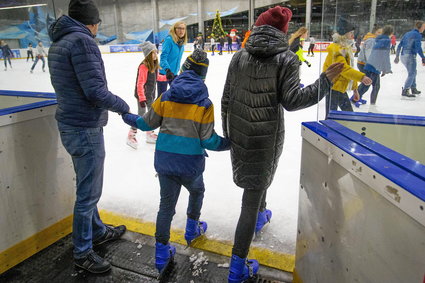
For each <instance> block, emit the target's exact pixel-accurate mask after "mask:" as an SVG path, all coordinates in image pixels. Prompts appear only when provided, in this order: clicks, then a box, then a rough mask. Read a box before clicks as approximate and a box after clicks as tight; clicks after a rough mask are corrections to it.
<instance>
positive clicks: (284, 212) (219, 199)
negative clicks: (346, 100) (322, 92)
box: [0, 52, 425, 254]
mask: <svg viewBox="0 0 425 283" xmlns="http://www.w3.org/2000/svg"><path fill="white" fill-rule="evenodd" d="M189 54H190V53H189V52H185V54H184V57H186V56H188V55H189ZM102 56H103V59H104V62H105V68H106V74H107V79H108V86H109V89H110V91H112V92H113V93H114V94H117V95H119V96H121V97H122V98H123V99H125V100H126V101H127V102H128V103H129V105H130V107H131V109H132V110H133V112H137V104H136V103H137V101H136V99H135V98H134V86H135V80H136V70H137V67H138V65H139V63H140V62H141V60H142V59H143V55H142V53H120V54H103V55H102ZM324 56H326V53H321V54H320V53H316V55H315V57H306V58H307V60H309V61H310V62H311V63H312V67H311V68H308V67H307V66H306V65H305V64H303V66H302V70H301V82H302V83H303V84H309V83H311V82H313V81H314V80H315V79H316V78H317V77H318V76H319V74H320V66H321V65H322V64H323V61H324ZM209 58H210V66H209V71H208V75H207V79H206V84H207V86H208V89H209V94H210V98H211V100H212V101H213V103H214V105H215V120H216V123H215V125H216V131H217V133H219V134H220V135H221V133H222V129H221V115H220V111H221V110H220V108H221V107H220V99H221V95H222V91H223V86H224V82H225V79H226V74H227V68H228V64H229V62H230V60H231V58H232V54H227V53H223V55H222V56H218V55H217V54H216V55H215V56H211V54H209ZM393 59H394V55H392V61H393ZM183 60H184V58H183V59H182V62H183ZM417 60H418V67H417V69H418V75H417V83H418V85H417V88H418V89H419V90H422V91H423V95H422V96H418V97H417V98H416V99H415V100H403V99H401V95H400V94H401V87H402V85H403V83H404V80H405V78H406V76H407V73H406V71H405V68H404V66H403V65H402V64H401V63H400V64H398V65H395V64H394V63H393V64H392V67H393V74H390V75H386V76H385V77H382V79H381V90H380V93H379V96H378V100H377V105H376V107H374V108H373V109H369V104H366V105H363V106H362V107H361V108H355V111H363V112H368V111H372V112H378V113H386V114H406V115H418V116H425V67H423V66H422V65H421V64H420V61H419V59H417ZM1 64H3V61H2V62H1ZM31 64H32V62H26V60H24V59H19V60H13V61H12V65H13V69H12V70H10V69H8V70H7V71H4V68H3V66H4V65H1V69H0V70H1V71H0V72H1V75H0V89H3V90H23V91H44V92H53V88H52V86H51V84H50V77H49V73H48V68H47V62H46V72H45V73H43V72H42V70H41V62H39V63H38V65H37V66H36V68H35V70H34V73H33V74H31V73H30V72H29V70H30V67H31ZM369 93H370V90H369V92H368V93H367V94H366V95H365V96H364V99H366V100H369ZM324 105H325V103H324V99H323V101H322V102H320V103H319V105H318V106H312V107H310V108H307V109H304V110H301V111H297V112H286V113H285V126H286V134H285V145H284V150H283V153H282V157H281V159H280V164H279V167H278V170H277V172H276V176H275V179H274V182H273V184H272V185H271V186H270V188H269V190H268V194H267V206H268V208H269V209H271V210H272V212H273V217H272V221H271V224H270V225H268V226H266V228H265V229H264V230H263V231H262V233H261V235H260V237H259V238H257V239H256V240H255V242H254V243H253V245H255V246H258V247H264V248H268V249H273V250H275V251H279V252H281V253H288V254H295V241H296V231H297V215H298V189H299V174H300V172H299V168H300V156H301V134H300V132H301V122H303V121H314V120H317V119H319V120H320V119H323V118H324V113H325V111H324ZM104 130H105V143H106V162H105V177H104V191H103V195H102V198H101V201H100V203H99V207H100V209H106V210H109V211H112V212H115V213H118V214H122V215H127V216H131V217H135V218H139V219H141V220H143V221H148V222H155V220H156V213H157V210H158V207H159V183H158V180H157V178H156V177H155V170H154V167H153V157H154V150H155V145H152V144H147V143H146V142H145V135H144V133H141V132H139V133H138V135H137V138H138V140H139V148H138V149H137V150H134V149H132V148H130V147H129V146H128V145H126V138H127V133H128V130H129V127H128V126H127V125H126V124H124V122H123V121H122V120H121V117H120V116H119V115H117V114H115V113H112V112H110V114H109V123H108V125H107V126H106V127H105V129H104ZM208 154H209V158H208V159H207V162H206V171H205V173H204V181H205V187H206V192H205V198H204V204H203V209H202V216H201V220H203V221H207V222H208V231H207V233H206V236H207V237H208V238H213V239H217V240H226V241H233V234H234V230H235V227H236V223H237V220H238V216H239V212H240V204H241V196H242V189H240V188H238V187H236V186H235V185H234V184H233V181H232V170H231V163H230V153H229V152H211V151H209V152H208ZM187 201H188V193H187V191H186V190H184V189H183V190H182V192H181V196H180V199H179V202H178V205H177V209H176V215H175V216H174V220H173V223H172V227H173V228H179V229H184V227H185V223H186V213H185V212H186V206H187Z"/></svg>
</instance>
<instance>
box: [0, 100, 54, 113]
mask: <svg viewBox="0 0 425 283" xmlns="http://www.w3.org/2000/svg"><path fill="white" fill-rule="evenodd" d="M57 103H58V102H57V101H56V100H46V101H39V102H34V103H29V104H24V105H19V106H15V107H9V108H5V109H0V116H3V115H8V114H13V113H18V112H22V111H26V110H31V109H35V108H41V107H45V106H49V105H54V104H57Z"/></svg>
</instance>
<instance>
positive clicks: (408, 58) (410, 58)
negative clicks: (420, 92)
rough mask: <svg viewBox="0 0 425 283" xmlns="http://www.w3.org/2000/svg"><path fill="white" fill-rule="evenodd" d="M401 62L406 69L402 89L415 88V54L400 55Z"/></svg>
mask: <svg viewBox="0 0 425 283" xmlns="http://www.w3.org/2000/svg"><path fill="white" fill-rule="evenodd" d="M401 63H403V65H404V66H405V67H406V69H407V79H406V81H405V82H404V89H408V88H412V87H413V88H416V55H413V54H405V55H401Z"/></svg>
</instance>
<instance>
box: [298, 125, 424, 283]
mask: <svg viewBox="0 0 425 283" xmlns="http://www.w3.org/2000/svg"><path fill="white" fill-rule="evenodd" d="M302 132H303V142H302V157H301V179H300V193H299V211H298V215H299V218H298V234H297V247H296V264H295V270H296V271H295V273H296V276H294V277H295V278H298V281H296V280H295V281H294V282H386V283H390V282H394V283H396V282H397V283H398V282H422V280H423V278H424V267H423V263H424V262H425V213H424V211H423V206H424V201H423V200H421V199H419V198H417V197H415V196H413V195H412V194H410V193H409V192H407V191H405V190H404V189H403V188H401V187H400V186H398V185H396V184H394V183H393V182H392V181H391V180H389V179H387V178H386V177H384V176H382V175H380V174H379V173H378V172H376V171H374V170H372V169H371V168H369V167H368V166H366V165H365V164H364V163H362V162H361V161H359V160H358V159H356V158H355V157H354V156H353V155H350V154H347V152H345V151H344V150H342V149H340V148H339V147H337V146H336V145H335V144H333V141H332V137H330V136H328V137H329V140H330V141H328V140H326V139H324V138H322V136H320V135H319V134H317V133H315V132H314V131H312V130H310V129H309V128H306V127H305V126H303V130H302ZM377 158H379V157H377ZM394 192H395V193H394ZM392 193H394V194H392ZM394 195H397V196H398V197H396V198H394ZM421 205H422V210H421V209H420V206H421ZM408 210H409V211H408ZM415 218H416V219H415Z"/></svg>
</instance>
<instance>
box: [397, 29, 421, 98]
mask: <svg viewBox="0 0 425 283" xmlns="http://www.w3.org/2000/svg"><path fill="white" fill-rule="evenodd" d="M424 31H425V22H424V21H417V22H416V23H415V28H414V29H413V30H411V31H409V32H406V33H405V34H404V35H403V37H402V39H401V41H400V43H399V44H398V47H397V53H396V58H395V60H394V63H396V64H398V62H399V60H400V54H401V63H403V65H404V66H405V67H406V69H407V79H406V81H405V82H404V86H403V88H402V92H401V96H402V97H407V98H414V97H415V96H416V95H417V94H421V92H420V91H419V90H418V89H417V88H416V74H417V71H416V54H419V56H420V57H421V58H422V66H425V55H424V52H423V50H422V46H421V44H422V42H421V40H422V33H423V32H424ZM410 91H412V92H411V93H410Z"/></svg>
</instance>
